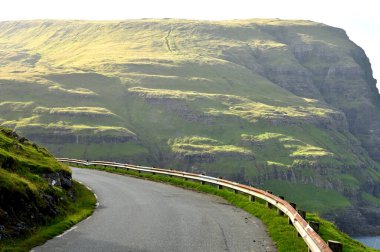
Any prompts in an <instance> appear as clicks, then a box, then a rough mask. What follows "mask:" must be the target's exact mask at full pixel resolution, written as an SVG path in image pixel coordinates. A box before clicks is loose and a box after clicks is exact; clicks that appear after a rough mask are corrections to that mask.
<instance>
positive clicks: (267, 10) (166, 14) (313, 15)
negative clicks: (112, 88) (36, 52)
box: [0, 0, 380, 87]
mask: <svg viewBox="0 0 380 252" xmlns="http://www.w3.org/2000/svg"><path fill="white" fill-rule="evenodd" d="M378 3H379V2H378V1H376V0H360V1H356V0H355V1H353V0H346V1H344V0H318V1H317V0H312V1H311V0H309V1H308V0H286V1H285V0H259V1H257V0H216V1H214V0H191V1H189V0H183V1H181V0H133V1H129V0H124V1H122V0H33V1H32V0H2V1H1V8H0V20H19V19H45V18H50V19H98V20H100V19H135V18H185V19H204V20H223V19H247V18H282V19H307V20H313V21H318V22H322V23H325V24H328V25H332V26H336V27H340V28H343V29H345V30H346V32H347V33H348V35H349V37H350V38H351V40H353V41H354V42H355V43H357V44H358V45H359V46H361V47H362V48H363V49H364V50H365V51H366V53H367V56H368V57H369V59H370V61H371V64H372V69H373V71H374V76H375V78H377V79H380V15H379V13H378V12H379V8H378V7H377V6H378ZM379 82H380V80H379ZM379 84H380V83H379ZM378 86H379V87H380V85H378Z"/></svg>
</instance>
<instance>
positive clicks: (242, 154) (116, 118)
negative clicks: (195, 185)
mask: <svg viewBox="0 0 380 252" xmlns="http://www.w3.org/2000/svg"><path fill="white" fill-rule="evenodd" d="M0 31H1V32H0V51H1V52H0V53H1V54H2V60H1V61H2V64H3V65H4V67H2V71H1V73H0V89H1V92H0V111H1V116H0V123H1V124H3V125H6V126H9V127H12V128H15V129H17V130H19V131H21V132H24V133H25V134H27V135H28V136H30V137H32V138H33V139H38V141H39V142H41V143H43V144H44V145H45V146H47V147H48V148H49V149H50V150H52V151H53V152H54V153H55V154H57V155H59V156H69V157H73V158H75V157H78V158H85V159H87V158H88V159H104V160H105V159H108V160H120V161H128V162H133V163H138V164H151V165H161V166H169V167H174V168H180V169H189V170H198V171H199V170H201V171H206V172H208V173H209V174H214V175H222V176H227V177H229V178H233V179H237V180H240V181H245V182H247V183H258V182H259V181H263V180H266V181H268V182H265V183H264V184H262V185H260V186H263V187H267V186H271V185H272V184H273V183H275V182H274V181H276V180H277V179H282V180H287V181H291V182H292V183H293V184H295V185H294V186H295V187H296V188H303V187H304V185H303V184H311V186H310V188H311V189H310V193H314V195H315V202H312V203H310V202H306V201H305V200H304V198H302V199H300V198H301V197H300V195H295V198H294V199H300V201H298V203H299V204H301V205H303V206H304V207H305V208H313V209H314V210H317V211H319V212H320V213H324V212H325V211H329V210H332V209H336V208H340V207H346V206H349V205H351V204H352V198H354V199H355V200H354V201H355V202H356V201H364V202H366V204H369V205H372V206H377V205H378V204H377V203H375V202H378V201H377V200H378V199H377V198H376V197H375V199H374V200H366V199H368V197H362V194H361V193H358V192H359V189H360V188H361V186H362V185H363V183H366V181H368V179H369V178H371V181H373V183H376V182H377V181H379V180H380V174H379V171H378V166H377V164H375V163H374V162H372V161H371V160H370V158H369V157H368V155H367V153H366V151H364V150H363V149H362V147H361V146H360V143H359V142H358V141H357V140H356V139H355V137H353V136H352V135H351V134H350V133H349V132H348V130H347V124H346V121H345V118H344V115H343V114H342V113H341V112H340V111H339V110H337V109H335V108H333V107H331V106H329V105H327V104H326V103H325V102H324V100H323V98H322V96H321V94H320V93H319V91H317V90H314V89H310V90H309V89H308V88H310V87H304V88H305V90H306V91H305V93H306V94H308V96H309V98H305V97H302V96H297V95H295V94H294V93H291V92H289V91H287V90H286V89H284V88H282V87H280V86H279V85H276V84H274V80H273V79H271V75H270V76H267V75H265V74H264V73H265V71H269V70H271V71H272V70H273V71H280V74H279V76H280V77H281V78H284V79H286V78H287V76H286V73H287V72H290V73H291V72H292V71H293V72H294V71H295V72H297V71H298V72H302V73H303V72H307V71H308V70H313V69H317V70H318V69H319V68H321V69H322V68H323V69H324V68H326V67H329V66H331V65H334V64H335V65H345V66H347V67H355V66H356V63H355V62H354V61H353V60H352V58H350V57H351V56H350V55H351V50H353V49H354V48H355V45H354V44H353V43H352V42H350V41H349V40H348V39H347V36H346V35H345V34H344V33H343V32H342V31H340V30H338V29H334V28H331V27H328V26H325V25H322V24H318V23H313V22H308V21H281V20H245V21H244V20H243V21H224V22H201V21H185V20H133V21H125V22H111V21H110V22H97V21H96V22H95V21H94V22H88V21H49V20H48V21H28V22H18V23H17V22H2V23H0ZM297 45H303V46H307V45H313V46H314V45H315V46H319V47H320V48H321V49H320V51H321V52H322V53H323V55H322V56H318V57H319V58H313V59H309V60H304V61H302V62H301V61H299V59H298V58H297V57H296V56H295V53H294V51H295V50H296V49H295V48H296V47H297ZM319 47H318V48H319ZM324 55H327V56H328V57H330V56H331V57H332V58H334V59H335V58H336V62H335V61H334V62H330V61H329V59H325V58H324V57H325V56H324ZM327 56H326V57H327ZM328 57H327V58H328ZM301 63H302V64H301ZM264 69H265V71H264ZM306 75H307V74H306ZM317 77H318V76H317V75H313V76H312V77H310V78H312V79H313V78H314V79H315V78H317ZM292 81H293V82H294V83H298V82H297V81H298V80H297V78H295V79H292ZM315 81H317V80H316V79H315ZM301 82H302V81H301ZM305 82H307V81H305ZM294 85H296V84H294ZM297 85H298V84H297ZM20 92H22V93H23V95H22V96H20V95H18V94H19V93H20ZM310 97H312V98H313V99H311V98H310ZM94 134H96V136H97V137H96V139H93V136H94ZM52 136H54V137H52ZM117 139H124V140H123V141H121V142H120V140H117ZM202 139H207V141H204V140H202ZM62 143H64V144H62ZM358 167H366V169H365V170H362V169H360V170H359V169H358ZM289 174H290V175H289ZM326 175H328V176H326ZM320 188H323V190H325V189H326V188H330V189H332V188H333V189H334V190H335V191H337V192H336V194H334V195H336V197H335V199H337V201H334V202H332V201H329V202H325V201H324V200H323V199H324V195H325V194H323V193H316V191H318V190H320ZM282 189H283V190H285V191H289V190H290V189H294V188H293V185H290V184H289V183H287V182H284V183H281V187H280V188H279V190H282ZM297 192H298V190H297ZM327 192H328V191H327ZM368 193H370V192H369V191H368ZM296 194H298V193H296ZM290 197H292V196H290ZM348 198H350V200H347V199H348ZM335 202H336V204H335ZM355 202H354V204H355Z"/></svg>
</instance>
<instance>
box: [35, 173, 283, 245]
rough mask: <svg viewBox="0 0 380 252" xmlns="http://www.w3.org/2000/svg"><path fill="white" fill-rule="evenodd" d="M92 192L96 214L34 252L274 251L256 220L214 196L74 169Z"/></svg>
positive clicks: (129, 178)
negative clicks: (96, 201) (96, 202)
mask: <svg viewBox="0 0 380 252" xmlns="http://www.w3.org/2000/svg"><path fill="white" fill-rule="evenodd" d="M72 170H73V177H74V178H75V179H76V180H78V181H81V182H82V183H84V184H85V185H87V186H89V187H90V188H92V189H93V191H94V193H95V194H96V195H97V197H98V201H99V207H98V208H97V209H96V210H95V212H94V214H93V215H92V216H91V217H90V218H89V219H87V220H84V221H82V222H80V223H78V224H77V225H76V226H74V227H73V228H72V229H71V230H70V231H68V232H65V233H64V234H63V235H61V236H58V237H56V238H54V239H52V240H50V241H48V242H47V243H45V244H44V245H42V246H39V247H36V248H34V249H33V250H32V251H65V252H66V251H134V252H135V251H136V252H148V251H149V252H150V251H152V252H153V251H154V252H156V251H165V252H166V251H181V252H182V251H191V252H195V251H202V252H204V251H210V252H212V251H215V252H220V251H276V249H275V247H274V245H273V242H272V240H271V239H270V238H269V237H268V235H267V234H266V231H265V227H264V226H263V224H262V223H261V221H260V220H258V219H257V218H255V217H253V216H251V215H249V214H248V213H246V212H244V211H243V210H240V209H238V208H236V207H234V206H231V205H229V204H227V202H226V201H225V200H223V199H220V198H218V197H215V196H211V195H207V194H202V193H197V192H193V191H189V190H185V189H181V188H177V187H174V186H170V185H166V184H162V183H156V182H151V181H146V180H141V179H136V178H131V177H127V176H121V175H116V174H111V173H106V172H101V171H95V170H86V169H76V168H73V169H72Z"/></svg>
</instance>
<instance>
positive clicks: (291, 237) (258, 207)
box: [78, 166, 377, 252]
mask: <svg viewBox="0 0 380 252" xmlns="http://www.w3.org/2000/svg"><path fill="white" fill-rule="evenodd" d="M78 167H81V168H86V169H96V170H102V171H107V172H112V173H117V174H123V175H128V176H133V177H137V178H142V179H148V180H151V181H157V182H164V183H167V184H171V185H175V186H178V187H182V188H186V189H190V190H194V191H198V192H203V193H209V194H213V195H216V196H219V197H222V198H224V199H226V200H227V201H228V202H229V203H231V204H232V205H234V206H236V207H239V208H241V209H243V210H245V211H247V212H248V213H250V214H252V215H253V216H256V217H258V218H259V219H261V220H262V221H263V223H264V224H265V226H266V227H267V230H268V233H269V235H270V236H271V237H272V239H273V241H274V243H275V245H276V247H277V249H278V251H279V252H289V251H292V252H293V251H294V252H297V251H299V252H301V251H306V250H307V246H306V244H305V243H304V241H303V240H302V238H300V237H298V235H297V232H296V230H295V228H294V227H293V226H291V225H289V224H288V220H287V218H285V217H283V216H279V215H278V214H277V211H276V210H275V209H269V208H267V207H266V205H265V202H264V201H262V200H260V199H259V200H256V201H255V202H250V201H249V199H248V197H247V196H244V195H241V194H235V193H234V192H232V191H231V190H228V189H223V190H219V189H217V188H216V187H215V186H211V185H202V184H200V183H197V182H193V181H187V180H186V181H185V180H183V179H179V178H175V177H168V176H163V175H152V174H148V173H138V172H137V171H132V170H129V171H126V170H125V169H118V168H110V167H99V166H96V167H95V166H78ZM306 219H307V221H317V222H319V223H320V236H321V237H322V238H323V239H324V240H325V241H327V240H336V241H340V242H342V243H343V244H344V246H343V251H344V252H354V251H356V252H360V251H377V250H375V249H371V248H368V247H365V246H364V245H363V244H361V243H359V242H357V241H355V240H353V239H352V238H350V237H349V236H348V235H346V234H344V233H342V232H341V231H339V230H338V229H337V228H336V227H335V226H334V225H333V224H332V223H331V222H328V221H326V220H324V219H322V218H320V217H319V216H318V215H316V214H312V213H308V214H307V218H306Z"/></svg>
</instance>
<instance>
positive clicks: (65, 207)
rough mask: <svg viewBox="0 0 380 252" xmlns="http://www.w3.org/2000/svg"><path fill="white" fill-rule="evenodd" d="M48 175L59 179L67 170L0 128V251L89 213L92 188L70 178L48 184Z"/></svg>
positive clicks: (38, 239)
mask: <svg viewBox="0 0 380 252" xmlns="http://www.w3.org/2000/svg"><path fill="white" fill-rule="evenodd" d="M58 174H61V175H58ZM49 176H50V177H54V179H56V180H60V181H61V182H62V178H65V179H67V180H69V179H71V171H70V169H69V168H68V167H67V166H65V165H62V164H60V163H58V162H57V161H56V160H55V158H54V157H53V156H52V155H51V154H50V153H48V152H47V150H46V149H44V148H41V147H39V146H37V145H35V144H33V143H31V142H29V141H28V140H26V139H25V138H22V137H18V136H17V137H15V136H14V135H13V132H12V131H11V130H9V129H5V128H2V127H0V226H1V229H0V237H1V238H2V239H0V251H3V250H8V249H9V250H12V251H13V250H20V251H27V250H29V249H30V248H31V247H33V246H36V245H38V244H41V243H42V242H44V241H46V240H47V239H49V238H51V237H53V236H55V235H57V234H59V233H60V232H62V231H64V230H65V229H66V228H67V227H69V226H71V225H73V224H74V223H76V222H78V221H80V220H82V219H83V218H84V217H86V216H88V215H89V214H90V213H91V212H92V210H93V208H94V203H95V202H96V200H95V197H94V196H93V195H92V193H90V192H88V190H87V189H86V188H84V187H83V186H81V185H78V184H75V183H74V187H73V188H68V186H67V185H66V186H65V187H63V186H62V187H61V186H51V185H49V182H48V179H46V178H44V177H49ZM56 182H57V181H56ZM70 195H73V196H74V197H76V199H78V200H79V201H80V202H79V201H75V200H73V198H72V196H70ZM20 227H25V228H20ZM10 237H18V238H17V239H10Z"/></svg>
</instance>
